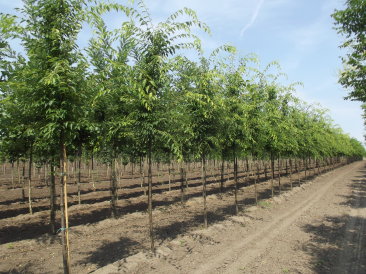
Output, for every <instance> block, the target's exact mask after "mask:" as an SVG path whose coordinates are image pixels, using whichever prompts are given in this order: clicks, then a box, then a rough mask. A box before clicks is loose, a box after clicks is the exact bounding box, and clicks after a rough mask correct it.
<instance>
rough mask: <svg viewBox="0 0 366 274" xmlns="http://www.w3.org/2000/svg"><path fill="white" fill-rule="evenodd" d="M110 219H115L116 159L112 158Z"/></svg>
mask: <svg viewBox="0 0 366 274" xmlns="http://www.w3.org/2000/svg"><path fill="white" fill-rule="evenodd" d="M110 191H111V217H112V218H117V174H116V157H115V156H112V162H111V180H110Z"/></svg>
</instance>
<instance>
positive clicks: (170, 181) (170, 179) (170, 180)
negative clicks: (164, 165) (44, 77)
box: [168, 161, 172, 191]
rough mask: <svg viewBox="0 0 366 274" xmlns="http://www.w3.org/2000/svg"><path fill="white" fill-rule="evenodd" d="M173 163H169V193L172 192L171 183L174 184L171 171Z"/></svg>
mask: <svg viewBox="0 0 366 274" xmlns="http://www.w3.org/2000/svg"><path fill="white" fill-rule="evenodd" d="M170 167H171V162H170V161H169V167H168V176H169V179H168V187H169V191H171V190H172V186H171V183H172V170H171V168H170Z"/></svg>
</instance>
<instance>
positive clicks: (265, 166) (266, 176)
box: [263, 162, 268, 181]
mask: <svg viewBox="0 0 366 274" xmlns="http://www.w3.org/2000/svg"><path fill="white" fill-rule="evenodd" d="M263 166H264V178H265V180H266V181H267V180H268V174H267V172H268V170H267V163H266V162H263Z"/></svg>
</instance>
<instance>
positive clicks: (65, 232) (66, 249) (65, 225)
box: [60, 137, 71, 274]
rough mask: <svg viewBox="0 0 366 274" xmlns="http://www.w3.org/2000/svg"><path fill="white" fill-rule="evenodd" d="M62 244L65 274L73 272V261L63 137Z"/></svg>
mask: <svg viewBox="0 0 366 274" xmlns="http://www.w3.org/2000/svg"><path fill="white" fill-rule="evenodd" d="M61 140H62V141H61V151H60V153H61V174H60V176H61V197H60V207H61V229H60V230H61V242H62V255H63V266H64V274H69V273H70V272H71V261H70V243H69V216H68V208H67V174H66V170H67V155H66V145H65V143H64V141H63V137H61Z"/></svg>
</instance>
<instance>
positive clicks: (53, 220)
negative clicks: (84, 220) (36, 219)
mask: <svg viewBox="0 0 366 274" xmlns="http://www.w3.org/2000/svg"><path fill="white" fill-rule="evenodd" d="M50 169H51V182H50V186H49V187H50V229H51V233H52V234H56V180H55V166H54V163H53V160H52V161H51V164H50Z"/></svg>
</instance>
